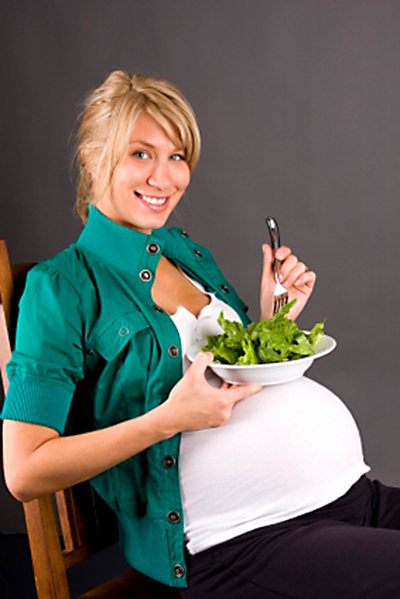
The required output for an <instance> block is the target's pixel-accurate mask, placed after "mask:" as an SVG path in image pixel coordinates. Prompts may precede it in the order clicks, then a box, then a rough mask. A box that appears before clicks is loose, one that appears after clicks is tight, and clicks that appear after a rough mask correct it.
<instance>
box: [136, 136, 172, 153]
mask: <svg viewBox="0 0 400 599" xmlns="http://www.w3.org/2000/svg"><path fill="white" fill-rule="evenodd" d="M133 144H139V145H141V146H146V147H147V148H154V147H155V146H153V144H151V143H149V142H148V141H144V140H142V139H133V140H132V141H130V142H129V145H130V146H131V145H133ZM175 150H176V151H178V152H183V151H184V147H183V146H182V145H179V146H175Z"/></svg>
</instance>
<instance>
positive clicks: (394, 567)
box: [181, 520, 400, 599]
mask: <svg viewBox="0 0 400 599" xmlns="http://www.w3.org/2000/svg"><path fill="white" fill-rule="evenodd" d="M399 556H400V532H398V531H397V530H388V529H380V528H372V527H359V526H354V525H350V524H346V523H343V522H338V521H329V520H326V521H319V522H315V523H312V524H304V525H299V526H296V527H291V528H289V527H288V529H287V530H285V529H282V528H280V529H279V530H277V533H276V535H274V534H273V535H271V531H269V530H267V529H258V530H255V531H252V532H251V533H247V534H245V535H242V536H241V537H237V538H236V539H232V540H231V541H228V542H226V543H223V544H221V545H220V546H219V547H215V548H213V550H208V551H206V552H203V555H202V554H199V555H198V556H194V558H192V559H191V564H190V566H189V589H187V590H185V591H182V593H181V596H182V597H183V598H184V599H200V598H202V599H203V598H205V597H207V599H226V598H227V597H229V598H230V599H339V598H340V599H394V598H395V597H400V569H399V559H400V558H399Z"/></svg>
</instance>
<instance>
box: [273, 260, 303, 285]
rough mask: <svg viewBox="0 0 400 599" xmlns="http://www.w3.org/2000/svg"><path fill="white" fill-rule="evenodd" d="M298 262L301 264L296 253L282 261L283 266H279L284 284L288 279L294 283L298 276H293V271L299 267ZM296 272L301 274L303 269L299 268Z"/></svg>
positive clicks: (281, 280)
mask: <svg viewBox="0 0 400 599" xmlns="http://www.w3.org/2000/svg"><path fill="white" fill-rule="evenodd" d="M298 264H299V261H298V259H297V257H296V256H295V255H294V254H290V256H288V257H287V258H286V260H285V261H284V262H281V266H280V268H279V274H280V282H281V283H282V284H284V283H286V281H288V280H289V281H290V284H291V283H293V281H294V280H295V278H296V277H295V276H293V273H294V272H295V269H296V268H298ZM303 270H304V269H303ZM296 272H297V275H298V276H299V275H300V274H301V272H302V271H300V270H299V271H296Z"/></svg>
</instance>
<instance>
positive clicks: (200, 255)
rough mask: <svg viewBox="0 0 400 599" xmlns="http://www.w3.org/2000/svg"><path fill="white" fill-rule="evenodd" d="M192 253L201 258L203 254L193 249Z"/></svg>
mask: <svg viewBox="0 0 400 599" xmlns="http://www.w3.org/2000/svg"><path fill="white" fill-rule="evenodd" d="M194 253H195V254H196V256H197V257H198V258H202V257H203V254H202V253H201V252H200V250H194Z"/></svg>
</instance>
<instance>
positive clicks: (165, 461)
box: [162, 455, 176, 470]
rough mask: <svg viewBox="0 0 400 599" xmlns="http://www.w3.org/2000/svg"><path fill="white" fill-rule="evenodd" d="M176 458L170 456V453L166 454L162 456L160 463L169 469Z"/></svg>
mask: <svg viewBox="0 0 400 599" xmlns="http://www.w3.org/2000/svg"><path fill="white" fill-rule="evenodd" d="M175 463H176V460H175V458H173V457H172V455H166V456H165V457H164V458H163V461H162V464H163V466H164V468H166V470H171V468H173V467H174V466H175Z"/></svg>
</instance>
